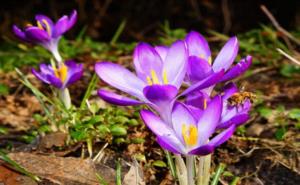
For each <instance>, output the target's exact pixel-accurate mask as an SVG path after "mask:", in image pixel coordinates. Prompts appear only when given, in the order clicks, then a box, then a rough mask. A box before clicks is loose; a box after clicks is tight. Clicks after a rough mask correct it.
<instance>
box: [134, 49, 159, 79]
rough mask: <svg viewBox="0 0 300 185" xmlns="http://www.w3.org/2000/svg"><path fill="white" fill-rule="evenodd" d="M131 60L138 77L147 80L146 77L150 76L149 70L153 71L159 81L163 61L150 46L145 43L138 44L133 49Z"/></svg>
mask: <svg viewBox="0 0 300 185" xmlns="http://www.w3.org/2000/svg"><path fill="white" fill-rule="evenodd" d="M133 60H134V65H135V70H136V72H137V75H138V77H139V78H141V79H143V80H144V81H145V82H147V77H148V76H149V77H151V71H155V73H156V75H157V77H158V79H159V81H161V79H162V78H161V74H162V66H163V63H162V60H161V57H160V56H159V54H158V53H157V52H156V50H155V49H154V48H153V47H152V46H150V45H149V44H147V43H140V44H138V45H137V46H136V48H135V50H134V55H133Z"/></svg>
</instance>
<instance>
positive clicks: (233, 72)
mask: <svg viewBox="0 0 300 185" xmlns="http://www.w3.org/2000/svg"><path fill="white" fill-rule="evenodd" d="M251 64H252V57H251V56H247V57H246V58H244V59H242V60H241V61H240V62H239V63H237V64H236V65H235V66H233V67H232V68H231V69H230V70H229V71H228V72H227V73H225V75H224V76H223V78H222V82H225V81H229V80H232V79H234V78H236V77H238V76H240V75H242V74H243V73H245V72H246V71H247V69H248V68H249V67H250V66H251Z"/></svg>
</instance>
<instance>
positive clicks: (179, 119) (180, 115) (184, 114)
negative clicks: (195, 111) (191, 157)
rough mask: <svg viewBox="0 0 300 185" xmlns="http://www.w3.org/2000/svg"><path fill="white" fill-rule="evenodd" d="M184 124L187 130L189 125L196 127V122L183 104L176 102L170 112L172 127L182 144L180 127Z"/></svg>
mask: <svg viewBox="0 0 300 185" xmlns="http://www.w3.org/2000/svg"><path fill="white" fill-rule="evenodd" d="M184 124H185V125H186V127H187V128H189V126H190V125H194V126H196V120H195V118H194V117H193V115H192V113H191V112H190V111H189V109H188V108H187V107H186V106H185V105H184V104H182V103H179V102H177V103H175V105H174V108H173V111H172V125H173V129H174V131H175V133H176V134H177V137H178V138H179V139H180V140H181V142H182V143H183V142H184V140H183V137H182V127H183V125H184Z"/></svg>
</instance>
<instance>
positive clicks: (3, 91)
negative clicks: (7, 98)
mask: <svg viewBox="0 0 300 185" xmlns="http://www.w3.org/2000/svg"><path fill="white" fill-rule="evenodd" d="M8 94H9V88H8V87H7V86H6V85H4V84H0V95H8Z"/></svg>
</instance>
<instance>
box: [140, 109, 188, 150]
mask: <svg viewBox="0 0 300 185" xmlns="http://www.w3.org/2000/svg"><path fill="white" fill-rule="evenodd" d="M140 115H141V118H142V120H143V121H144V123H145V124H146V126H147V127H148V128H149V129H150V130H151V131H152V132H153V133H154V134H155V135H156V136H157V137H158V138H159V140H161V141H163V142H164V143H168V144H169V146H171V147H172V148H175V149H176V151H180V153H182V152H183V151H184V150H185V147H184V145H183V144H182V143H181V142H180V141H179V139H178V138H177V137H176V134H175V133H174V131H173V130H172V129H171V128H170V127H169V126H167V124H166V123H164V122H163V121H162V120H161V119H160V118H159V117H158V116H156V115H155V114H154V113H153V112H151V111H148V110H142V111H141V113H140ZM163 146H164V145H162V147H163ZM166 149H169V148H168V147H167V148H166Z"/></svg>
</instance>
